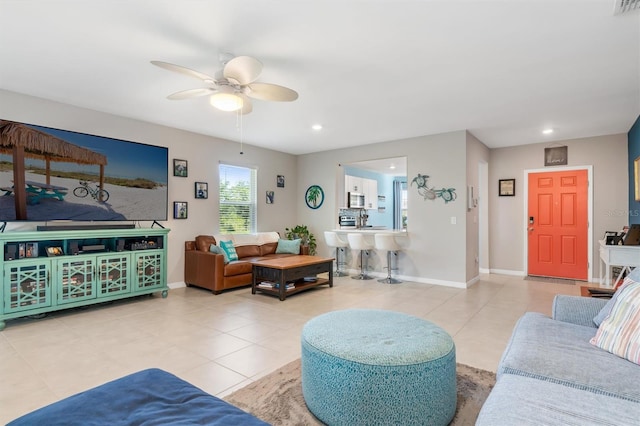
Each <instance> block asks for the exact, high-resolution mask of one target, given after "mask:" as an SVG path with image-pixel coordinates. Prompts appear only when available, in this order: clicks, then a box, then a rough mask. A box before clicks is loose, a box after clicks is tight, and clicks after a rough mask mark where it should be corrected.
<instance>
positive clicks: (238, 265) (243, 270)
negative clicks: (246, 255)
mask: <svg viewBox="0 0 640 426" xmlns="http://www.w3.org/2000/svg"><path fill="white" fill-rule="evenodd" d="M251 273H253V265H252V264H251V262H247V261H244V260H236V261H232V262H229V263H228V264H227V265H224V276H225V277H231V276H233V275H242V274H251Z"/></svg>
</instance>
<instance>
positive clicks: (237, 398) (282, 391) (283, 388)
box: [224, 359, 496, 426]
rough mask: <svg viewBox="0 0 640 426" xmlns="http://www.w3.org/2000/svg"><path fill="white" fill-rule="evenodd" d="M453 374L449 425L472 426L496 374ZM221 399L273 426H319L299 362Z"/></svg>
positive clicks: (465, 370) (467, 370) (468, 370)
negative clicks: (455, 390)
mask: <svg viewBox="0 0 640 426" xmlns="http://www.w3.org/2000/svg"><path fill="white" fill-rule="evenodd" d="M456 373H457V378H458V406H457V407H456V415H455V417H454V418H453V420H452V422H451V423H450V424H451V425H455V426H466V425H474V424H475V422H476V418H477V417H478V413H479V412H480V408H481V407H482V404H484V401H485V400H486V399H487V396H489V392H491V389H492V388H493V385H494V384H495V382H496V375H495V374H494V373H492V372H490V371H485V370H480V369H478V368H473V367H469V366H468V365H464V364H458V365H457V366H456ZM224 400H225V401H227V402H229V403H231V404H233V405H235V406H237V407H240V408H242V409H243V410H245V411H248V412H250V413H252V414H253V415H254V416H256V417H258V418H260V419H262V420H264V421H265V422H267V423H271V424H272V425H274V426H281V425H282V426H285V425H286V426H289V425H322V424H323V423H322V422H320V421H319V420H318V419H316V418H315V417H314V416H313V414H311V412H309V410H308V409H307V406H306V405H305V403H304V398H303V396H302V381H301V372H300V360H299V359H298V360H296V361H293V362H290V363H289V364H287V365H285V366H284V367H282V368H280V369H279V370H276V371H274V372H273V373H271V374H269V375H267V376H265V377H263V378H261V379H259V380H257V381H255V382H253V383H251V384H250V385H248V386H246V387H244V388H242V389H240V390H237V391H235V392H234V393H232V394H230V395H228V396H227V397H226V398H224Z"/></svg>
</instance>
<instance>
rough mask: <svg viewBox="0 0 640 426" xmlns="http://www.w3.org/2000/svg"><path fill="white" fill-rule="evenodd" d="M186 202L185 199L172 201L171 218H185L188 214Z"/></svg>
mask: <svg viewBox="0 0 640 426" xmlns="http://www.w3.org/2000/svg"><path fill="white" fill-rule="evenodd" d="M188 213H189V212H188V204H187V202H186V201H174V202H173V218H174V219H186V218H187V216H188Z"/></svg>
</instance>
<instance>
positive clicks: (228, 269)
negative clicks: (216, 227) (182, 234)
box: [184, 232, 309, 294]
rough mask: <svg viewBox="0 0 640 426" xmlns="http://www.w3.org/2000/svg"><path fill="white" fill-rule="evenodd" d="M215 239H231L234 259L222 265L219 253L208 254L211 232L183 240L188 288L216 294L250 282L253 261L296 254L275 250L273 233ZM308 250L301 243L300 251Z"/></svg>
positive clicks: (185, 279)
mask: <svg viewBox="0 0 640 426" xmlns="http://www.w3.org/2000/svg"><path fill="white" fill-rule="evenodd" d="M217 238H218V241H220V240H222V241H227V240H231V241H233V243H234V247H235V249H236V253H238V260H235V261H231V262H229V263H228V264H226V265H225V263H224V256H223V255H221V254H215V253H211V252H210V251H209V248H210V247H211V244H216V237H214V236H213V235H198V236H197V237H196V239H195V240H194V241H185V253H184V282H185V284H186V285H187V286H188V287H190V286H196V287H202V288H206V289H209V290H211V291H212V292H213V294H219V293H220V292H222V290H227V289H230V288H236V287H243V286H246V285H251V281H252V279H253V274H252V269H253V262H255V261H256V260H264V259H273V258H278V257H286V256H296V255H295V254H278V253H276V248H277V247H278V239H279V238H280V236H279V234H278V233H277V232H259V233H257V234H232V235H218V236H217ZM308 249H309V248H308V247H303V246H301V247H300V254H308Z"/></svg>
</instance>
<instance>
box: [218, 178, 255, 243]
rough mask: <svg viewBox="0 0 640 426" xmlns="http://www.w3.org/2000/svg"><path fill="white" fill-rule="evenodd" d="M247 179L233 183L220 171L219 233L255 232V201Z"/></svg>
mask: <svg viewBox="0 0 640 426" xmlns="http://www.w3.org/2000/svg"><path fill="white" fill-rule="evenodd" d="M252 198H253V197H252V188H251V184H250V182H248V181H243V180H240V181H236V182H234V184H233V185H231V183H230V182H229V181H228V180H225V179H224V174H223V171H222V166H221V173H220V205H219V214H220V233H222V234H237V233H250V232H255V229H254V227H255V225H254V224H255V202H254V201H253V200H252Z"/></svg>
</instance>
